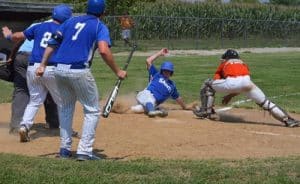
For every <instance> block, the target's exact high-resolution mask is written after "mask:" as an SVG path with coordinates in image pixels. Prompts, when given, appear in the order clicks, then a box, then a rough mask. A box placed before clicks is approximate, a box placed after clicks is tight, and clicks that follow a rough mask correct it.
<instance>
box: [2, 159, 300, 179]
mask: <svg viewBox="0 0 300 184" xmlns="http://www.w3.org/2000/svg"><path fill="white" fill-rule="evenodd" d="M0 158H1V159H0V165H1V167H0V183H24V184H25V183H30V184H32V183H33V184H34V183H38V184H40V183H114V184H117V183H122V184H126V183H128V184H133V183H161V184H166V183H178V184H183V183H228V184H234V183H257V184H261V183H281V184H283V183H300V157H299V156H298V157H287V158H269V159H244V160H152V159H138V160H131V161H118V160H102V161H94V162H92V161H91V162H76V161H74V160H61V159H50V158H34V157H25V156H18V155H11V154H0Z"/></svg>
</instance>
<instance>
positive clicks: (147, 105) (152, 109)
mask: <svg viewBox="0 0 300 184" xmlns="http://www.w3.org/2000/svg"><path fill="white" fill-rule="evenodd" d="M146 111H147V112H150V111H154V105H153V104H152V103H150V102H148V103H146Z"/></svg>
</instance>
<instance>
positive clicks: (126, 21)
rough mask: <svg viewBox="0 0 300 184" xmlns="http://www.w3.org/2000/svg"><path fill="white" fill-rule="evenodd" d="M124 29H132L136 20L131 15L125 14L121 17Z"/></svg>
mask: <svg viewBox="0 0 300 184" xmlns="http://www.w3.org/2000/svg"><path fill="white" fill-rule="evenodd" d="M120 22H121V28H122V29H131V28H132V27H133V26H134V22H133V20H132V18H131V17H128V16H123V17H121V18H120Z"/></svg>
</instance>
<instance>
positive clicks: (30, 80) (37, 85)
mask: <svg viewBox="0 0 300 184" xmlns="http://www.w3.org/2000/svg"><path fill="white" fill-rule="evenodd" d="M39 65H40V64H39V63H35V64H34V65H33V66H28V68H27V73H26V79H27V86H28V90H29V94H30V100H29V103H28V105H27V106H26V109H25V111H24V115H23V119H22V121H21V123H20V125H24V126H26V127H27V128H28V129H30V128H31V127H32V125H33V120H34V117H35V115H36V114H37V112H38V110H39V108H40V106H41V105H42V104H43V103H44V101H45V99H46V97H47V93H48V91H49V92H50V94H51V96H52V98H53V100H54V102H55V103H56V104H57V108H58V109H59V108H60V101H61V99H60V95H59V92H58V90H57V86H56V81H55V77H54V66H47V67H46V70H45V73H44V75H43V76H42V77H37V76H36V74H35V71H36V69H37V67H39Z"/></svg>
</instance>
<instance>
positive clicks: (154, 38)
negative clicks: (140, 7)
mask: <svg viewBox="0 0 300 184" xmlns="http://www.w3.org/2000/svg"><path fill="white" fill-rule="evenodd" d="M132 18H133V19H134V21H135V27H134V28H133V29H132V40H133V41H136V42H137V43H138V44H139V47H140V48H143V49H155V48H159V47H162V46H164V47H168V48H170V49H215V48H229V47H230V48H241V47H299V46H300V41H299V40H300V22H289V21H272V20H270V21H260V20H246V19H214V18H195V17H147V16H132ZM104 22H105V23H106V24H107V25H108V26H109V28H110V32H111V37H112V39H113V41H114V45H115V46H117V47H118V46H122V38H121V28H120V23H119V17H118V16H108V17H105V19H104Z"/></svg>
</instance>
